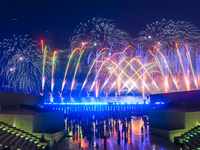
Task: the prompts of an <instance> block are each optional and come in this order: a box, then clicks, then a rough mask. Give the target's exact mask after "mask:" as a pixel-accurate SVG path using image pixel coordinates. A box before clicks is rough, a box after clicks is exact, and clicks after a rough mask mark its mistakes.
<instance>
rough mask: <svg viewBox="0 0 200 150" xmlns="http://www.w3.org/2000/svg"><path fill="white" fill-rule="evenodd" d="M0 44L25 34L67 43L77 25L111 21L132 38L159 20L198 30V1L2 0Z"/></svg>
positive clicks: (199, 2)
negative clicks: (186, 24) (192, 26)
mask: <svg viewBox="0 0 200 150" xmlns="http://www.w3.org/2000/svg"><path fill="white" fill-rule="evenodd" d="M0 14H1V15H0V40H1V41H2V40H3V39H4V38H12V36H13V35H14V34H15V35H22V36H23V35H25V34H28V35H29V36H30V37H31V38H33V39H36V40H40V39H44V38H46V37H48V36H49V35H48V34H47V31H48V33H50V34H52V38H53V39H54V40H55V43H57V47H58V48H59V44H58V43H59V42H56V40H57V41H59V40H60V39H65V40H66V41H69V38H70V37H71V36H73V31H74V29H75V28H76V26H77V25H78V24H79V23H80V22H86V21H87V20H91V19H92V18H94V17H101V18H107V19H111V20H113V21H114V22H115V23H116V27H117V28H119V29H122V30H125V31H126V32H128V33H129V34H130V35H131V36H132V37H133V38H136V37H138V33H139V32H140V31H142V30H145V29H146V25H147V24H150V23H152V22H155V21H161V20H162V19H166V20H174V21H189V22H192V23H193V24H195V25H196V26H198V27H200V17H199V15H200V0H55V1H53V0H2V1H1V2H0Z"/></svg>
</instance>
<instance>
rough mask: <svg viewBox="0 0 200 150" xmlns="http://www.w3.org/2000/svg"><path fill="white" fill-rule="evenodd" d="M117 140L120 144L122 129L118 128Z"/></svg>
mask: <svg viewBox="0 0 200 150" xmlns="http://www.w3.org/2000/svg"><path fill="white" fill-rule="evenodd" d="M117 142H118V144H119V145H120V131H119V130H118V133H117Z"/></svg>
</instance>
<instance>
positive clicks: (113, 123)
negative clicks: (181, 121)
mask: <svg viewBox="0 0 200 150" xmlns="http://www.w3.org/2000/svg"><path fill="white" fill-rule="evenodd" d="M144 119H145V118H144ZM67 124H68V126H67V128H68V134H69V137H68V138H66V139H65V140H64V141H62V142H61V143H60V145H59V149H60V150H62V149H69V150H76V149H83V150H90V149H91V150H104V149H107V150H132V149H135V150H140V149H142V150H152V149H154V150H160V149H162V150H168V149H172V150H173V149H176V147H175V146H174V144H173V143H171V142H169V141H168V140H165V139H162V138H159V137H156V136H152V135H149V127H148V125H147V124H146V121H145V123H144V120H143V119H142V117H122V116H120V117H114V118H113V117H110V118H109V117H108V118H103V116H101V117H98V118H96V117H95V116H93V117H90V118H89V117H88V118H76V119H70V118H68V120H67ZM142 127H143V130H142ZM105 141H106V142H105Z"/></svg>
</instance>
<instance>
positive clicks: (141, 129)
mask: <svg viewBox="0 0 200 150" xmlns="http://www.w3.org/2000/svg"><path fill="white" fill-rule="evenodd" d="M141 134H142V135H143V126H142V127H141Z"/></svg>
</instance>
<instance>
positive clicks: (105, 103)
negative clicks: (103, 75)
mask: <svg viewBox="0 0 200 150" xmlns="http://www.w3.org/2000/svg"><path fill="white" fill-rule="evenodd" d="M137 104H139V105H142V104H143V105H144V102H138V103H136V102H128V103H124V102H113V103H107V102H103V103H102V102H97V103H96V102H94V103H77V102H76V103H44V105H137ZM145 104H149V103H148V102H145ZM156 104H157V103H156ZM162 104H164V103H162Z"/></svg>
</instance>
